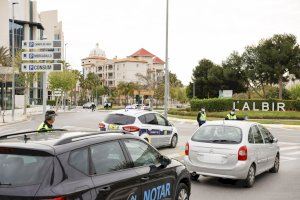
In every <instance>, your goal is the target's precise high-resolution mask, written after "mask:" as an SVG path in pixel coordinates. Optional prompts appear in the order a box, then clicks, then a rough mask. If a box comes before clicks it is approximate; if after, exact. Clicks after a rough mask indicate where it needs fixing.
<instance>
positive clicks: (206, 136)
mask: <svg viewBox="0 0 300 200" xmlns="http://www.w3.org/2000/svg"><path fill="white" fill-rule="evenodd" d="M192 141H196V142H206V143H219V144H239V143H241V141H242V130H241V129H240V128H237V127H233V126H220V125H219V126H202V127H200V128H199V129H198V131H197V132H196V133H195V134H194V135H193V137H192Z"/></svg>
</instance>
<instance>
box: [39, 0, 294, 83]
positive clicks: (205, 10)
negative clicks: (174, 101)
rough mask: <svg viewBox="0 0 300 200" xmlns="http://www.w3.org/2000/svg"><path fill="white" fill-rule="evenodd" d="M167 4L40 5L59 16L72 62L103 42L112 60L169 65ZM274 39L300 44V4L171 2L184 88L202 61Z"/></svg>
mask: <svg viewBox="0 0 300 200" xmlns="http://www.w3.org/2000/svg"><path fill="white" fill-rule="evenodd" d="M165 2H166V1H165V0H84V1H83V0H38V9H39V11H45V10H54V9H57V10H58V12H59V19H60V20H62V21H63V29H64V33H65V41H66V42H68V49H67V51H68V52H67V59H68V62H70V63H71V65H72V66H73V67H74V68H77V69H80V70H81V66H80V63H81V62H80V59H81V58H84V57H86V56H88V54H89V52H90V50H91V49H92V48H94V46H95V44H96V43H97V42H99V44H100V47H101V48H102V49H103V50H105V52H106V55H107V57H108V58H113V57H115V56H118V57H119V58H120V57H126V56H128V55H130V54H132V53H134V52H135V51H136V50H138V49H140V48H145V49H147V50H148V51H150V52H151V53H153V54H156V55H157V56H159V57H160V58H162V59H163V60H164V59H165V7H166V6H165ZM275 33H292V34H295V35H296V36H297V37H298V41H299V38H300V0H170V33H169V42H170V44H169V62H170V70H171V71H172V72H175V73H176V74H177V76H178V77H179V79H180V80H182V81H183V83H184V84H188V82H189V81H190V80H191V75H192V70H193V68H194V67H195V66H196V65H197V63H198V61H199V60H201V59H202V58H208V59H211V60H213V61H214V62H215V63H217V64H221V62H222V60H225V59H226V57H227V56H228V55H229V54H230V53H231V52H232V51H234V50H235V51H238V52H242V51H243V48H244V47H245V46H247V45H250V44H255V43H257V42H258V41H259V40H260V39H261V38H266V37H270V36H272V35H273V34H275Z"/></svg>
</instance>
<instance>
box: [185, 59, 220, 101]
mask: <svg viewBox="0 0 300 200" xmlns="http://www.w3.org/2000/svg"><path fill="white" fill-rule="evenodd" d="M223 80H224V77H223V69H222V68H221V67H220V66H218V65H216V64H214V63H213V62H212V61H210V60H208V59H202V60H201V61H200V62H199V64H198V66H196V67H195V69H194V70H193V77H192V82H191V83H190V84H189V86H188V89H187V90H186V91H187V96H188V97H189V98H192V97H193V84H195V96H196V97H197V98H210V97H217V96H218V94H219V90H221V89H223V88H224V84H223V83H224V82H223Z"/></svg>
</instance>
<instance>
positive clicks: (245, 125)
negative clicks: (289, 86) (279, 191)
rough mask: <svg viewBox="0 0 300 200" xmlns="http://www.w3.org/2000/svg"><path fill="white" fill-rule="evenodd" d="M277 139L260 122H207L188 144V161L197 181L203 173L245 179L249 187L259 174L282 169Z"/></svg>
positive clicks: (186, 159) (186, 151)
mask: <svg viewBox="0 0 300 200" xmlns="http://www.w3.org/2000/svg"><path fill="white" fill-rule="evenodd" d="M277 141H278V140H277V139H276V138H274V136H273V135H272V134H271V133H270V131H269V130H268V129H267V128H265V127H264V126H262V125H261V124H259V123H254V122H246V121H238V120H231V121H212V122H207V123H205V124H204V125H202V126H201V127H200V128H199V129H198V130H197V131H196V132H195V133H194V135H193V136H192V138H191V139H190V140H189V142H188V143H187V144H186V150H185V154H186V156H185V158H184V162H185V164H186V166H187V168H188V170H189V171H190V173H191V178H192V179H193V180H198V178H199V175H205V176H212V177H221V178H226V179H241V180H243V182H244V184H245V186H246V187H251V186H253V184H254V182H255V177H256V176H257V175H259V174H261V173H263V172H266V171H270V172H273V173H277V172H278V170H279V163H280V151H279V146H278V144H277Z"/></svg>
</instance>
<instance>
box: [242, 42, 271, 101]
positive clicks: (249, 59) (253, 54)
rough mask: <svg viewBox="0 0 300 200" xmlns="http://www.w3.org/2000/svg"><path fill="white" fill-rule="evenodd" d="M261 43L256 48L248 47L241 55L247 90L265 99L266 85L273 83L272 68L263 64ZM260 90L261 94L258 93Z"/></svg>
mask: <svg viewBox="0 0 300 200" xmlns="http://www.w3.org/2000/svg"><path fill="white" fill-rule="evenodd" d="M264 48H265V47H264V46H263V43H262V42H261V43H260V44H259V45H258V46H248V47H246V49H245V52H244V53H243V62H244V65H245V74H246V77H247V79H246V80H247V81H248V83H247V85H248V88H251V89H252V90H253V91H254V92H255V93H256V94H258V95H259V96H260V97H262V98H266V90H265V88H266V85H268V84H272V83H273V82H274V75H273V70H272V67H270V66H269V65H268V64H266V63H265V56H266V55H265V54H264V52H265V50H264ZM260 88H261V90H262V92H263V94H262V95H261V94H260V93H259V89H260Z"/></svg>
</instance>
